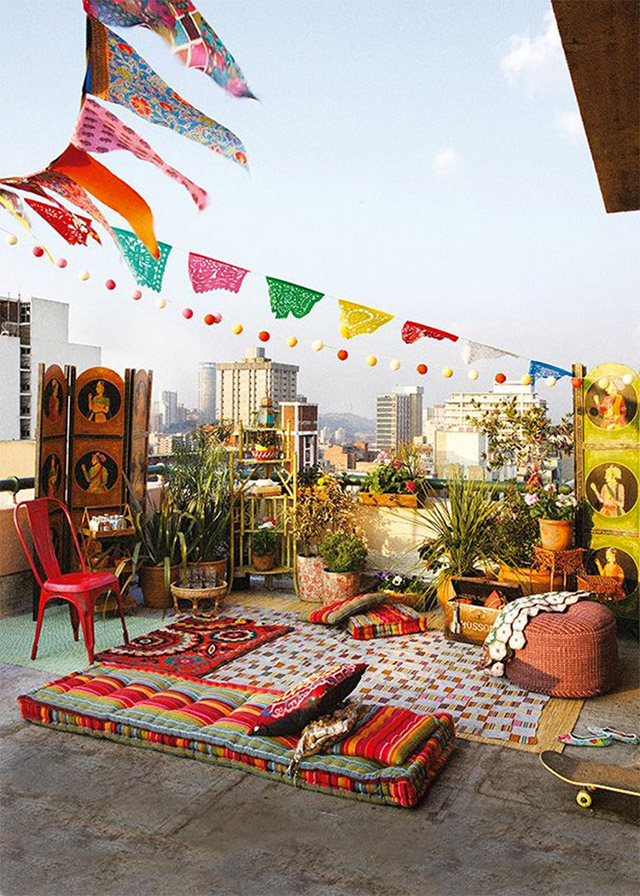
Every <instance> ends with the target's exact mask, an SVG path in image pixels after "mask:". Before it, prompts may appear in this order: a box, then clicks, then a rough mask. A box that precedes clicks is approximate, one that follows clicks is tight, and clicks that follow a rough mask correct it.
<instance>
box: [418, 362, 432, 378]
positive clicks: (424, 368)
mask: <svg viewBox="0 0 640 896" xmlns="http://www.w3.org/2000/svg"><path fill="white" fill-rule="evenodd" d="M428 370H429V368H428V367H427V365H426V364H418V366H417V367H416V371H417V373H419V374H420V376H424V375H425V373H426V372H427V371H428Z"/></svg>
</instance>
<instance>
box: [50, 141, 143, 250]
mask: <svg viewBox="0 0 640 896" xmlns="http://www.w3.org/2000/svg"><path fill="white" fill-rule="evenodd" d="M49 168H52V169H53V170H54V171H60V172H61V173H62V174H66V175H67V177H70V178H71V179H72V180H74V181H75V182H76V183H77V184H79V185H80V186H81V187H84V189H85V190H87V191H88V192H89V193H91V195H92V196H95V198H96V199H98V200H99V201H100V202H104V204H105V205H108V206H109V208H112V209H113V210H114V211H115V212H118V214H119V215H122V217H123V218H125V220H127V221H128V222H129V224H130V225H131V229H132V230H133V232H134V233H135V234H136V236H137V237H138V238H139V239H140V240H141V241H142V242H143V243H144V244H145V246H146V247H147V249H148V250H149V252H150V253H151V255H152V256H153V257H154V258H159V256H160V250H159V248H158V242H157V240H156V235H155V233H154V230H153V214H152V212H151V209H150V208H149V206H148V205H147V203H146V202H145V200H144V199H143V198H142V196H140V194H139V193H136V191H135V190H134V189H133V188H132V187H130V186H129V184H126V183H125V182H124V181H123V180H120V178H119V177H116V175H115V174H112V172H111V171H109V169H108V168H105V166H104V165H102V164H100V162H98V161H96V159H94V158H92V157H91V156H90V155H89V154H88V153H86V152H84V150H82V149H78V148H77V147H76V146H73V145H71V144H70V145H69V146H67V148H66V149H65V151H64V152H63V153H62V155H61V156H58V158H57V159H55V161H53V162H51V164H50V165H49Z"/></svg>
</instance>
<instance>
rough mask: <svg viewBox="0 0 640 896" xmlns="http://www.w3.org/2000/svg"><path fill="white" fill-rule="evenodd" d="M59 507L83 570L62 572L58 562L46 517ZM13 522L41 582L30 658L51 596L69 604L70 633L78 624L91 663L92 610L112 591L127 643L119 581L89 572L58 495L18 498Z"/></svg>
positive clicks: (101, 573)
mask: <svg viewBox="0 0 640 896" xmlns="http://www.w3.org/2000/svg"><path fill="white" fill-rule="evenodd" d="M52 506H53V507H55V508H56V509H59V510H61V511H62V513H63V514H64V517H65V518H66V520H67V524H68V526H69V530H70V531H71V536H72V540H73V544H74V546H75V549H76V553H77V555H78V558H79V560H80V565H81V566H82V572H69V573H64V574H63V573H62V572H61V571H60V564H59V563H58V558H57V556H56V552H55V547H54V543H53V535H52V532H51V523H50V519H49V509H50V507H52ZM21 508H24V510H25V513H26V517H27V521H28V524H29V529H30V531H31V539H32V541H33V546H34V548H35V554H36V556H37V558H38V561H39V563H40V565H41V567H42V571H43V572H44V579H43V578H42V577H41V575H40V572H39V570H38V568H37V566H36V563H35V561H34V558H33V555H32V553H31V551H30V550H29V547H28V545H27V542H26V539H25V537H24V534H23V531H22V528H21V523H20V509H21ZM13 522H14V524H15V527H16V531H17V533H18V538H19V539H20V542H21V544H22V547H23V548H24V551H25V554H26V555H27V559H28V560H29V565H30V566H31V569H32V570H33V574H34V576H35V577H36V580H37V582H38V584H39V585H40V598H39V601H38V621H37V624H36V634H35V638H34V639H33V647H32V648H31V659H32V660H35V658H36V655H37V652H38V639H39V637H40V630H41V628H42V619H43V616H44V608H45V606H46V604H47V602H48V601H50V600H52V599H53V598H62V600H66V601H68V603H69V612H70V614H71V625H72V627H73V636H74V638H75V640H76V641H77V640H78V627H79V625H82V634H83V637H84V643H85V646H86V648H87V653H88V654H89V662H90V663H92V662H93V645H94V635H93V611H94V607H95V604H96V601H97V600H98V598H99V597H100V595H101V594H105V593H106V592H107V591H113V592H114V593H115V595H116V598H117V601H118V610H119V612H120V619H121V620H122V630H123V632H124V641H125V644H128V643H129V634H128V632H127V625H126V622H125V621H124V607H123V604H122V595H121V593H120V583H119V582H118V579H117V577H116V576H115V575H113V574H112V573H110V572H88V571H87V564H86V563H85V559H84V557H83V556H82V552H81V550H80V545H79V544H78V536H77V535H76V531H75V529H74V526H73V523H72V521H71V516H70V514H69V511H68V510H67V508H66V507H65V505H64V504H63V503H62V501H58V499H57V498H36V499H35V500H34V501H21V502H20V503H19V504H18V505H16V507H15V508H14V511H13Z"/></svg>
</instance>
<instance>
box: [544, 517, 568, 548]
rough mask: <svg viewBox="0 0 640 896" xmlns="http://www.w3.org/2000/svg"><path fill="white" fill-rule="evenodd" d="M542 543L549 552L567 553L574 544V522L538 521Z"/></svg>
mask: <svg viewBox="0 0 640 896" xmlns="http://www.w3.org/2000/svg"><path fill="white" fill-rule="evenodd" d="M538 525H539V526H540V541H541V543H542V547H543V548H545V549H546V550H547V551H566V550H567V549H568V548H570V547H571V545H572V544H573V520H543V519H539V520H538Z"/></svg>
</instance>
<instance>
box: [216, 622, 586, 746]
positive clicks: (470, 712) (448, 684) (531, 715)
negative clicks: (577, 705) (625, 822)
mask: <svg viewBox="0 0 640 896" xmlns="http://www.w3.org/2000/svg"><path fill="white" fill-rule="evenodd" d="M229 612H230V613H232V612H234V611H233V608H229ZM251 615H252V616H254V617H256V618H257V619H259V620H260V621H271V622H272V621H273V620H274V619H278V620H280V621H286V623H287V624H289V625H291V626H292V631H291V632H290V633H289V634H288V635H287V636H286V637H284V638H281V639H279V640H278V643H277V644H267V645H265V646H263V647H262V648H261V649H260V650H259V651H256V652H255V653H253V654H251V655H250V656H245V657H241V658H239V659H236V660H234V661H233V663H231V664H230V665H229V666H227V667H226V668H225V669H224V670H223V671H222V672H216V674H215V676H212V677H213V678H215V680H216V681H234V682H237V683H238V684H248V685H253V686H273V687H276V688H282V689H286V688H288V687H290V686H291V685H292V684H295V683H296V682H298V681H300V680H301V679H302V678H304V677H305V676H307V675H309V674H310V673H312V672H315V671H317V670H319V669H322V668H326V667H328V666H331V665H334V664H337V663H346V662H366V663H368V668H367V671H366V672H365V674H364V676H363V678H362V680H361V682H360V685H359V686H358V688H357V690H356V692H355V695H356V696H358V697H361V698H363V699H365V700H367V701H368V702H375V703H379V704H386V703H394V704H396V705H398V706H403V707H405V708H406V709H410V710H412V711H413V712H417V713H433V712H436V711H441V712H450V713H451V714H452V715H453V717H454V718H455V719H456V728H457V732H458V734H460V735H461V736H463V737H465V736H466V737H470V738H473V739H475V738H476V737H477V738H478V739H482V740H484V739H489V740H490V741H492V742H494V743H495V742H496V741H498V742H501V743H503V744H505V745H509V746H511V745H514V746H516V745H535V744H536V743H537V742H538V739H537V736H536V729H537V727H538V724H539V721H540V716H541V713H542V711H543V709H544V708H545V707H546V705H547V703H548V702H549V699H550V698H549V697H546V696H544V695H542V694H531V693H529V692H527V691H523V690H520V689H519V688H516V687H514V686H513V685H512V684H511V683H510V682H508V681H506V680H505V681H503V680H501V679H495V678H491V677H489V676H487V675H486V674H485V673H484V672H483V671H482V669H480V668H479V666H480V661H481V658H482V649H481V648H480V647H476V646H474V645H471V644H459V643H457V642H454V641H447V640H445V638H444V636H443V635H442V633H441V632H439V631H433V632H423V633H421V634H417V635H408V636H406V637H394V638H380V639H376V640H373V641H356V640H354V639H352V638H350V637H349V636H348V635H347V634H346V633H345V632H343V631H341V630H340V629H336V628H330V627H325V626H321V625H311V624H309V623H304V622H299V621H298V620H297V617H296V615H295V614H289V613H281V612H279V613H276V612H273V611H269V610H260V609H257V608H253V607H252V608H251ZM565 730H569V729H568V728H567V729H565Z"/></svg>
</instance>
